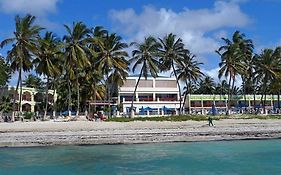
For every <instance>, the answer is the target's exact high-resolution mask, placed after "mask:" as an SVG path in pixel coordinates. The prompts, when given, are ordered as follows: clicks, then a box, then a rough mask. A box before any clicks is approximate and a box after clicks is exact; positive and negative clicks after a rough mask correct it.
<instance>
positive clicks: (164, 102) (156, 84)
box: [117, 76, 180, 115]
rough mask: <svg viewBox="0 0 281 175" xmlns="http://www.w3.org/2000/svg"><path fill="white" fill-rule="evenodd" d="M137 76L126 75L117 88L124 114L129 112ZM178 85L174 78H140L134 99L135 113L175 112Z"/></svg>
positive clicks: (178, 102) (177, 100)
mask: <svg viewBox="0 0 281 175" xmlns="http://www.w3.org/2000/svg"><path fill="white" fill-rule="evenodd" d="M137 81H138V76H131V77H128V78H127V80H126V81H125V83H124V85H123V86H122V87H120V89H119V95H118V102H117V103H118V104H119V105H120V106H121V108H122V112H123V114H124V115H129V114H130V108H131V103H132V97H133V94H134V90H135V85H136V83H137ZM179 97H180V96H179V92H178V86H177V82H176V79H175V78H170V77H157V78H153V77H148V78H147V79H145V78H141V80H140V82H139V85H138V88H137V91H136V96H135V99H134V111H135V114H136V115H165V114H172V113H176V111H177V110H176V109H178V108H179V107H180V101H179Z"/></svg>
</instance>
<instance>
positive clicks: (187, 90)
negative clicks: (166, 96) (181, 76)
mask: <svg viewBox="0 0 281 175" xmlns="http://www.w3.org/2000/svg"><path fill="white" fill-rule="evenodd" d="M185 86H186V88H188V89H186V92H185V94H184V100H183V105H182V108H183V109H184V107H185V104H186V98H187V94H188V93H190V87H187V86H188V83H187V80H186V81H185ZM182 111H183V110H182ZM188 113H189V110H188Z"/></svg>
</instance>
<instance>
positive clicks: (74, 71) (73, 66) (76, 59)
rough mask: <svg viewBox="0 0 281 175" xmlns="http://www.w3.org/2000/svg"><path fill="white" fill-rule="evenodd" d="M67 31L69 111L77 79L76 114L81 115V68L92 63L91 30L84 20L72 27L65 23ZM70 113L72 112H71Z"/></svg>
mask: <svg viewBox="0 0 281 175" xmlns="http://www.w3.org/2000/svg"><path fill="white" fill-rule="evenodd" d="M64 27H65V28H66V31H67V35H65V36H64V37H63V41H64V42H65V48H64V53H65V66H66V69H67V72H66V74H67V80H68V91H69V92H68V111H70V110H71V87H70V86H71V80H74V79H75V84H76V87H77V108H76V111H77V112H76V116H79V107H80V94H79V92H80V89H79V77H78V73H79V69H82V68H83V67H84V66H87V65H89V64H90V62H89V60H88V57H87V52H88V48H87V47H86V46H87V44H88V42H89V41H88V39H87V35H88V34H89V32H90V30H89V29H88V28H87V27H86V25H85V24H84V23H83V22H77V23H73V25H72V28H70V27H69V26H67V25H64ZM69 115H71V114H70V112H69Z"/></svg>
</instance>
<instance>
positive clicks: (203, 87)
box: [196, 76, 216, 94]
mask: <svg viewBox="0 0 281 175" xmlns="http://www.w3.org/2000/svg"><path fill="white" fill-rule="evenodd" d="M198 87H199V88H198V89H197V91H196V93H197V94H214V93H215V87H216V83H215V81H214V79H213V78H212V77H210V76H205V77H204V78H203V79H202V80H201V81H200V82H199V85H198Z"/></svg>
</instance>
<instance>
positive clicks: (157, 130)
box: [0, 119, 281, 147]
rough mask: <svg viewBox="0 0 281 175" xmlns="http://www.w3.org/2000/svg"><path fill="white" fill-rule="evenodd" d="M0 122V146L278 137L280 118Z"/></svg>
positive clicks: (280, 135) (280, 131)
mask: <svg viewBox="0 0 281 175" xmlns="http://www.w3.org/2000/svg"><path fill="white" fill-rule="evenodd" d="M214 124H215V126H214V127H209V126H208V125H207V122H206V121H202V122H197V121H186V122H148V121H146V122H126V123H118V122H90V121H73V122H53V121H46V122H25V123H22V122H14V123H0V147H3V146H39V145H42V146H45V145H68V144H130V143H155V142H178V141H208V140H233V139H267V138H281V120H258V119H249V120H242V119H227V120H220V121H214Z"/></svg>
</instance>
